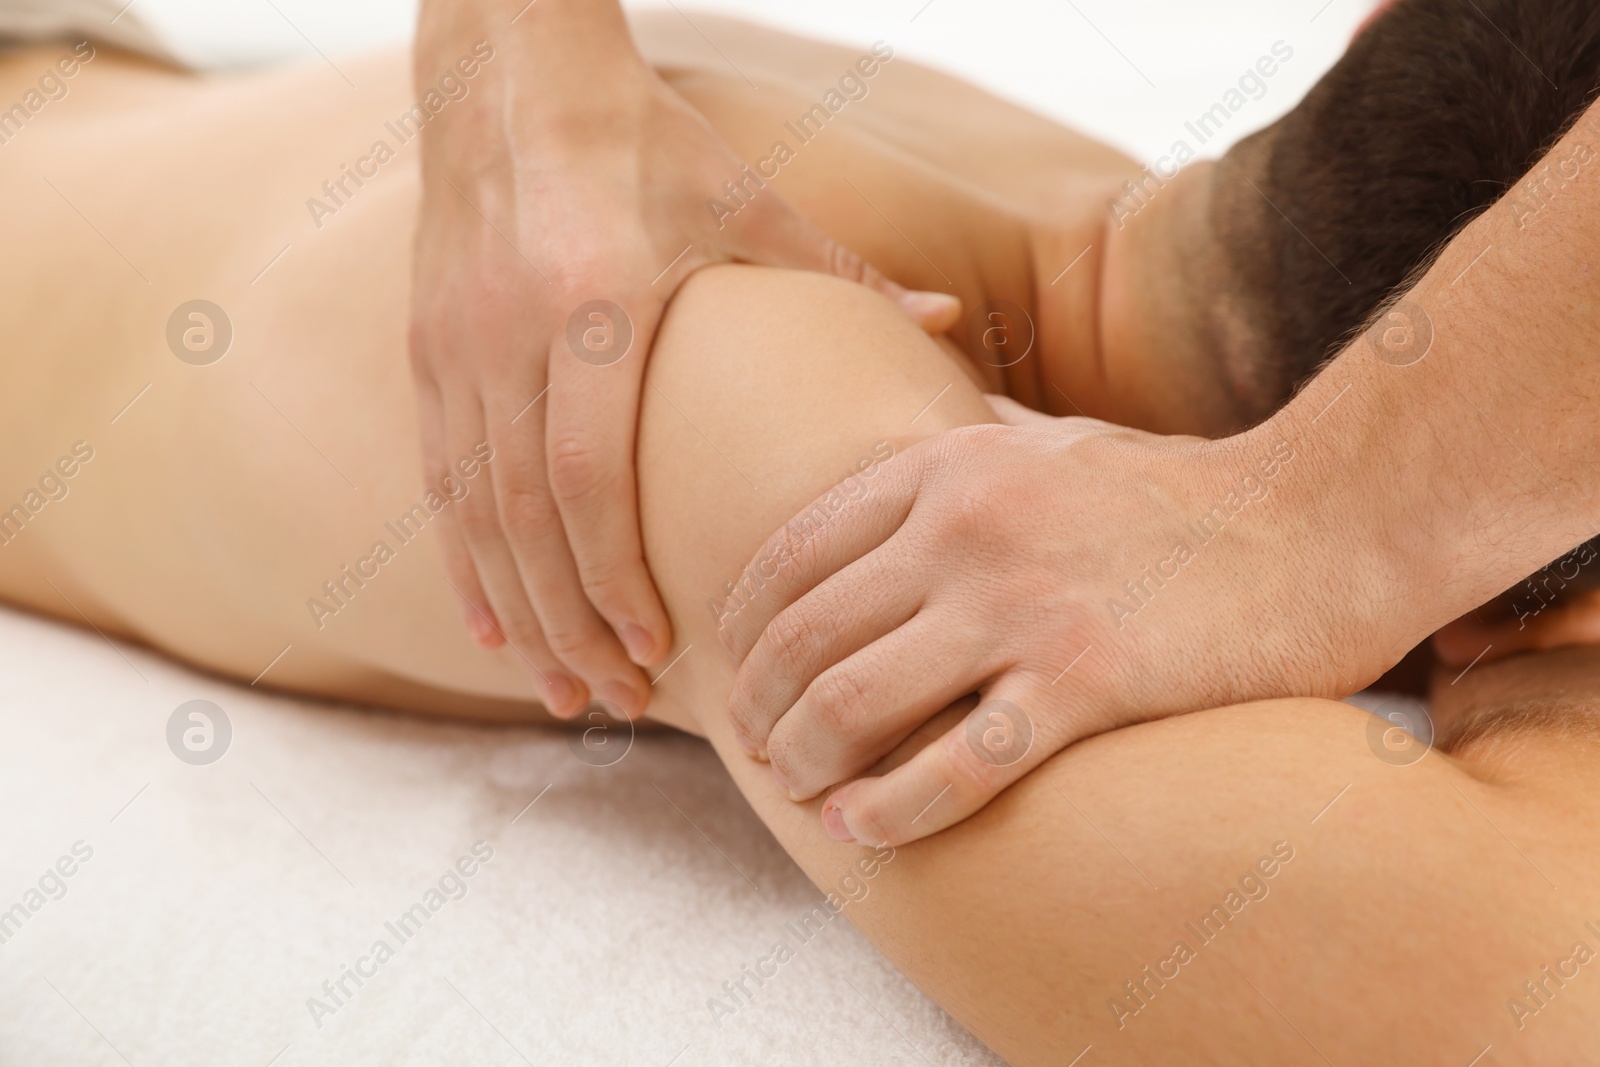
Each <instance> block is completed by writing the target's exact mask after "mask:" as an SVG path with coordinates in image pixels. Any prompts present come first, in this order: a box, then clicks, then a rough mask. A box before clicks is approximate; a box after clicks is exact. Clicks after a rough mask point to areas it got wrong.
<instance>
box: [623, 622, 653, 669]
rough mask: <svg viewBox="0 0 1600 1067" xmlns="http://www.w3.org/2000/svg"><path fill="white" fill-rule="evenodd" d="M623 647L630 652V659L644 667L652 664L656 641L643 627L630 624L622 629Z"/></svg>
mask: <svg viewBox="0 0 1600 1067" xmlns="http://www.w3.org/2000/svg"><path fill="white" fill-rule="evenodd" d="M622 647H623V648H626V649H627V650H628V658H629V659H631V660H633V662H635V663H637V664H638V665H639V666H641V667H643V666H645V665H646V664H648V663H649V662H650V653H651V652H653V651H655V647H656V639H655V638H653V637H651V636H650V631H649V630H646V629H645V628H644V627H643V626H640V625H638V624H637V623H631V622H630V623H627V624H626V625H624V626H623V627H622Z"/></svg>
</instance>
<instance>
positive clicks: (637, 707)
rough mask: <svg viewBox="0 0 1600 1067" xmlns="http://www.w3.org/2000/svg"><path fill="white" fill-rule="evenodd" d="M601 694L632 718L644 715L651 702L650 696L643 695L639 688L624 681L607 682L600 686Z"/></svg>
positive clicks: (604, 698) (602, 697)
mask: <svg viewBox="0 0 1600 1067" xmlns="http://www.w3.org/2000/svg"><path fill="white" fill-rule="evenodd" d="M600 696H601V699H603V700H609V701H610V702H611V703H613V704H615V705H616V706H617V707H619V708H621V709H622V714H624V715H626V716H627V717H628V718H630V719H637V718H638V717H639V716H641V715H643V714H644V709H645V706H646V705H647V704H649V703H650V698H649V697H646V696H641V695H640V693H639V691H638V690H636V689H634V688H633V687H632V686H630V685H628V684H626V683H624V682H607V683H606V684H605V685H602V686H601V687H600Z"/></svg>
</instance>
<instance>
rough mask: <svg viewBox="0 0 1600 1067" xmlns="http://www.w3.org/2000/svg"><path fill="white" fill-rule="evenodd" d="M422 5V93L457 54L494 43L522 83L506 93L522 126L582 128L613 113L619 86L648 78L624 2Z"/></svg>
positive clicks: (437, 1) (443, 1)
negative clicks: (482, 43)
mask: <svg viewBox="0 0 1600 1067" xmlns="http://www.w3.org/2000/svg"><path fill="white" fill-rule="evenodd" d="M524 2H525V0H423V3H422V10H421V12H420V13H419V16H418V21H417V40H416V46H415V49H414V51H413V65H414V67H415V73H416V77H417V81H418V84H419V85H423V84H427V83H428V82H430V81H433V80H435V79H437V78H438V76H439V70H441V69H444V68H446V67H448V66H449V65H450V63H451V62H453V61H454V60H455V59H456V55H457V52H459V51H460V50H461V49H462V48H463V47H469V46H470V45H472V44H473V43H475V42H476V41H479V40H487V41H488V42H489V43H490V44H491V45H493V46H494V48H495V50H496V52H498V53H501V54H503V55H504V56H505V58H506V59H507V61H508V62H507V64H506V65H507V66H508V67H511V68H513V69H514V70H515V74H516V77H515V78H514V79H510V80H508V82H507V83H506V84H505V89H506V90H507V92H509V93H510V94H513V95H514V97H515V99H514V100H511V99H507V100H502V101H500V103H502V104H505V105H515V114H516V115H517V118H518V121H519V122H521V121H527V122H538V121H541V120H543V121H548V122H550V123H551V124H558V123H559V124H569V125H573V126H578V125H581V124H582V122H583V120H584V118H585V116H587V115H590V114H593V113H594V112H597V111H603V110H605V109H606V108H608V107H610V106H611V104H610V101H611V99H612V98H613V97H614V96H615V95H617V90H618V89H619V88H620V87H621V85H620V83H623V82H625V81H626V80H627V79H628V78H629V77H631V76H632V75H633V74H635V73H641V74H642V73H645V72H647V71H648V68H647V67H646V66H645V63H644V60H643V58H642V57H641V56H640V55H639V51H638V49H637V48H635V47H634V44H633V39H632V37H631V36H630V35H629V32H628V22H627V19H626V18H625V17H624V16H623V13H622V5H621V4H620V3H618V0H535V2H533V3H529V4H527V6H526V7H524V6H523V4H524Z"/></svg>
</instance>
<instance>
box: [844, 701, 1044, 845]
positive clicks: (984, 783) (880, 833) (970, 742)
mask: <svg viewBox="0 0 1600 1067" xmlns="http://www.w3.org/2000/svg"><path fill="white" fill-rule="evenodd" d="M1052 698H1054V699H1052ZM1060 704H1061V698H1060V697H1059V696H1056V695H1055V694H1052V693H1051V692H1050V686H1049V680H1048V679H1040V678H1036V677H1033V676H1030V675H1023V674H1021V673H1020V672H1014V673H1012V674H1008V675H1006V676H1004V677H1002V678H1001V679H1000V680H999V681H997V682H996V683H995V684H994V685H993V686H992V687H990V689H989V690H988V691H987V692H986V693H985V694H984V698H983V700H982V701H980V702H979V704H978V706H977V707H975V708H973V709H972V711H971V712H969V713H968V714H967V717H966V718H965V719H964V720H963V721H962V722H961V723H960V724H959V725H957V726H956V727H954V728H952V729H951V730H950V731H949V732H947V733H946V734H944V735H943V736H942V737H940V738H938V739H937V740H935V741H934V742H933V743H931V744H929V745H928V746H927V747H925V748H923V749H922V751H920V752H918V753H917V754H916V755H915V756H913V757H912V758H911V759H910V760H909V761H907V762H906V763H904V764H902V765H901V766H899V767H896V768H895V769H894V770H892V771H890V772H889V773H888V774H885V775H883V776H881V777H876V778H859V779H857V780H856V781H854V782H851V783H850V784H848V785H846V786H843V787H841V788H840V789H838V790H837V791H835V792H834V793H833V794H832V795H831V796H830V797H829V798H828V799H827V801H826V802H825V803H824V804H823V806H822V823H823V826H824V827H825V828H826V829H827V831H828V833H829V835H830V836H832V837H834V838H837V839H838V840H841V841H858V842H860V843H862V844H870V845H878V844H891V845H901V844H904V843H905V842H907V841H915V840H917V839H919V838H923V837H927V836H928V835H930V834H936V833H938V832H939V831H940V830H943V829H945V828H946V827H949V826H954V825H955V824H956V823H958V822H960V821H961V820H963V819H965V818H966V817H967V816H969V815H971V814H973V813H974V812H976V811H978V810H979V809H980V808H982V807H983V806H984V805H986V804H988V803H989V802H990V801H991V800H993V799H994V798H995V797H996V796H998V795H999V794H1000V793H1001V791H1003V790H1004V789H1005V788H1006V787H1007V786H1009V785H1011V784H1012V783H1013V782H1016V781H1018V780H1019V779H1021V778H1022V777H1023V776H1024V775H1026V774H1027V773H1028V772H1029V771H1031V770H1033V769H1034V768H1035V767H1037V766H1038V765H1039V764H1040V763H1043V762H1044V761H1045V760H1046V759H1047V758H1049V756H1050V755H1052V754H1053V753H1054V752H1056V751H1057V750H1058V749H1060V748H1061V747H1062V744H1063V743H1064V738H1063V737H1044V736H1040V735H1039V734H1038V733H1036V730H1037V729H1038V728H1039V727H1040V726H1042V725H1043V724H1045V723H1053V724H1056V725H1057V727H1058V728H1059V726H1060V724H1061V723H1062V722H1063V719H1064V716H1063V714H1062V712H1063V710H1064V709H1062V708H1061V706H1060ZM1047 708H1048V709H1050V710H1049V711H1048V712H1046V710H1045V709H1047ZM1065 718H1070V717H1065Z"/></svg>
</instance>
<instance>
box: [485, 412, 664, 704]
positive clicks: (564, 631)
mask: <svg viewBox="0 0 1600 1067" xmlns="http://www.w3.org/2000/svg"><path fill="white" fill-rule="evenodd" d="M556 388H557V386H556V385H555V384H554V383H552V384H551V392H550V395H547V396H546V397H545V398H544V399H543V400H540V401H539V402H538V403H536V404H532V405H531V406H528V405H526V404H524V405H523V410H522V411H520V412H519V411H516V410H514V409H513V407H512V404H511V402H509V401H508V400H507V399H500V400H497V401H496V403H497V408H496V410H495V411H494V412H492V413H491V416H490V419H489V433H490V439H491V442H492V443H493V444H494V450H495V460H494V464H493V468H492V469H493V471H494V495H495V506H496V510H497V512H498V515H499V520H500V522H499V529H500V531H503V535H502V536H503V541H504V543H505V544H506V545H507V546H508V551H509V553H510V555H511V558H512V560H513V561H514V563H515V567H516V579H515V584H516V587H517V588H518V589H519V590H521V591H522V593H523V595H524V596H525V597H526V599H527V601H528V603H530V604H531V605H532V608H533V613H534V617H535V619H536V621H537V625H538V628H539V630H540V632H541V633H542V635H543V640H544V641H545V642H546V643H547V644H548V645H549V647H550V650H551V651H552V652H554V653H555V655H556V656H557V658H558V659H559V660H560V661H561V663H562V665H563V666H564V668H565V669H566V670H567V671H570V672H571V673H573V674H575V675H577V678H578V680H579V682H580V684H581V685H582V687H583V688H584V689H586V690H587V691H588V692H589V693H592V694H593V695H594V696H596V697H599V698H601V699H603V700H607V701H609V702H611V703H612V704H614V705H616V706H617V707H618V708H619V709H620V710H621V711H622V712H623V714H625V715H627V716H628V717H630V718H636V717H638V716H639V715H642V714H643V713H644V709H645V706H646V705H647V704H648V703H649V691H650V690H649V682H648V680H647V679H645V677H644V676H643V674H642V673H641V672H640V671H639V668H638V667H636V666H634V664H633V663H631V662H630V661H629V659H628V656H627V653H625V652H624V651H623V649H622V646H621V645H620V644H619V643H618V641H617V638H616V635H615V634H614V633H612V631H611V629H610V627H608V626H607V625H606V624H605V622H604V620H602V619H601V618H600V616H599V615H598V614H597V613H596V612H595V610H594V607H593V605H592V604H590V603H589V598H588V597H587V596H586V595H585V594H584V591H583V584H582V581H581V580H580V579H579V576H578V568H577V564H576V562H575V561H574V560H573V557H572V552H571V550H570V548H569V546H568V544H567V535H566V530H565V528H564V527H563V526H562V522H561V513H560V511H559V509H558V507H557V505H556V501H555V497H554V494H553V493H552V492H551V490H550V487H549V484H548V482H547V480H546V471H545V459H544V457H545V452H544V442H545V421H544V420H545V412H546V410H547V409H546V405H547V404H548V403H549V402H550V399H551V396H553V395H554V393H555V390H556ZM531 391H532V384H531V383H528V384H526V385H525V386H524V387H523V389H522V390H521V391H519V392H521V393H528V394H529V395H531ZM491 588H493V586H491ZM580 706H581V705H580ZM574 710H576V709H574Z"/></svg>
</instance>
